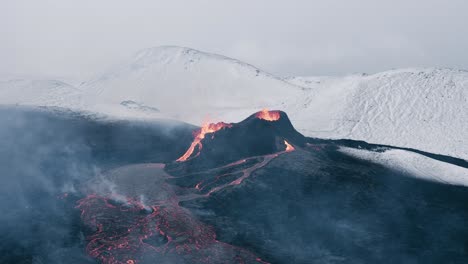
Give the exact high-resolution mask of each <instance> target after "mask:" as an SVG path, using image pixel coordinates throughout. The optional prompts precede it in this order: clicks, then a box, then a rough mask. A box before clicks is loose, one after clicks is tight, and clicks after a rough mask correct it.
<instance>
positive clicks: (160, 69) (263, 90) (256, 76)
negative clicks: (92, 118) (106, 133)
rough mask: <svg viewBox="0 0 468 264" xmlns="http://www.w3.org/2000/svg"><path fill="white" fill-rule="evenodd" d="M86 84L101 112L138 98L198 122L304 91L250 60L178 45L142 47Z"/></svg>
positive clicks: (259, 106)
mask: <svg viewBox="0 0 468 264" xmlns="http://www.w3.org/2000/svg"><path fill="white" fill-rule="evenodd" d="M80 88H82V89H84V90H85V91H86V95H87V96H88V102H91V101H94V102H96V104H100V105H101V106H102V108H101V109H99V110H100V111H101V112H105V111H106V110H107V109H110V108H115V106H118V105H119V104H120V103H121V102H122V101H134V102H137V103H139V104H144V105H146V106H148V107H153V108H157V109H159V110H160V111H161V112H162V113H165V114H167V115H169V116H174V117H177V118H182V119H184V120H186V121H191V122H195V123H199V122H201V121H202V119H203V118H204V116H205V115H208V114H210V113H211V114H216V113H217V112H218V109H222V110H225V109H233V111H237V110H241V111H245V110H246V109H258V108H261V107H268V106H273V105H276V104H278V103H281V102H282V101H284V100H285V99H286V98H290V97H297V96H298V95H299V94H300V92H301V89H300V88H299V87H296V86H295V85H292V84H290V83H287V82H285V81H283V80H282V79H279V78H276V77H274V76H272V75H270V74H267V73H265V72H263V71H261V70H259V69H257V68H255V67H253V66H251V65H249V64H246V63H243V62H240V61H237V60H234V59H230V58H227V57H224V56H220V55H215V54H209V53H204V52H201V51H197V50H193V49H189V48H183V47H173V46H163V47H157V48H151V49H146V50H143V51H140V52H138V53H137V54H136V55H135V56H133V57H132V58H130V59H129V60H128V61H126V62H124V63H122V64H121V65H118V66H116V67H115V68H113V69H111V70H109V71H108V72H107V73H105V74H102V75H100V76H99V77H97V78H95V79H93V80H91V81H89V82H86V83H85V84H84V85H83V86H81V87H80ZM194 111H196V112H194Z"/></svg>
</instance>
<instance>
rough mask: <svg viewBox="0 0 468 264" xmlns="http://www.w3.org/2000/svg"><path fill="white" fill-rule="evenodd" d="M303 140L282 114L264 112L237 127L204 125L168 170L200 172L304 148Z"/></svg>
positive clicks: (304, 138) (222, 124)
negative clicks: (181, 168) (193, 170)
mask: <svg viewBox="0 0 468 264" xmlns="http://www.w3.org/2000/svg"><path fill="white" fill-rule="evenodd" d="M306 143H307V139H306V137H304V136H303V135H302V134H300V133H299V132H297V131H296V130H295V129H294V127H293V125H292V123H291V121H290V120H289V118H288V115H287V114H286V113H285V112H283V111H278V110H272V111H268V110H267V109H263V110H262V111H260V112H257V113H254V114H252V115H251V116H249V117H247V118H246V119H245V120H243V121H241V122H239V123H233V124H226V123H222V122H220V123H215V124H205V125H204V126H203V127H201V128H200V129H198V130H196V131H195V132H194V141H193V142H192V144H191V145H190V147H189V149H188V150H187V151H186V152H185V153H184V154H183V155H182V156H181V157H180V158H179V159H177V162H176V163H174V164H170V165H169V166H168V169H169V170H171V169H173V168H176V167H184V168H191V169H202V168H210V167H216V166H220V165H222V164H228V163H230V162H234V161H237V160H241V159H243V158H247V157H254V156H262V155H267V154H273V153H277V152H281V151H292V150H294V148H295V146H296V147H305V146H306Z"/></svg>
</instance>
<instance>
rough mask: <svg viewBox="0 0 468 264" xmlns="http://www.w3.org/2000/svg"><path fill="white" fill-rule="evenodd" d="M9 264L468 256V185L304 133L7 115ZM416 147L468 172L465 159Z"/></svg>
mask: <svg viewBox="0 0 468 264" xmlns="http://www.w3.org/2000/svg"><path fill="white" fill-rule="evenodd" d="M0 120H2V126H1V127H0V145H1V148H0V172H1V177H2V185H1V186H0V190H1V192H0V195H1V200H0V209H1V210H2V214H1V215H0V237H2V240H1V242H0V263H126V264H135V263H466V261H467V260H468V225H466V223H467V222H468V205H467V203H466V201H468V189H467V187H464V186H456V185H449V184H444V183H440V182H433V181H427V180H424V179H420V177H419V178H417V177H414V175H411V173H410V172H405V171H402V170H397V169H394V168H389V167H386V166H383V165H381V164H378V163H375V162H371V161H367V160H363V159H358V158H356V157H353V156H350V155H347V154H346V153H344V152H343V151H340V148H341V147H343V146H346V147H348V148H353V149H367V150H374V151H379V152H382V151H385V150H386V149H389V148H391V147H388V146H378V145H369V144H366V143H365V142H356V141H346V140H320V139H312V138H306V137H303V136H302V135H301V134H299V133H297V131H296V130H295V129H294V127H293V126H292V124H291V123H290V122H289V119H288V117H287V115H286V114H285V113H283V112H280V111H270V112H268V111H263V112H259V113H256V114H254V115H252V116H250V117H248V118H247V119H245V120H244V121H242V122H240V123H236V124H224V123H223V124H218V125H212V126H209V125H207V126H205V127H203V128H196V127H193V126H190V125H187V124H183V123H177V122H172V121H160V122H152V123H144V122H130V121H125V122H124V121H96V120H95V119H90V118H86V117H82V116H79V115H76V114H73V113H65V112H63V111H59V110H56V111H51V110H50V109H49V110H44V109H40V110H38V109H23V108H4V109H1V111H0ZM408 151H415V153H418V154H421V155H424V156H425V157H429V158H431V159H435V160H438V161H442V162H444V163H448V164H453V165H454V166H459V167H461V168H467V167H468V166H467V163H466V161H463V160H459V159H454V158H451V157H447V156H439V155H435V154H430V153H422V152H419V151H417V150H408Z"/></svg>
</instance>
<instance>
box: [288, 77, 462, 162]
mask: <svg viewBox="0 0 468 264" xmlns="http://www.w3.org/2000/svg"><path fill="white" fill-rule="evenodd" d="M289 81H291V82H293V83H295V84H298V85H302V86H307V87H309V89H310V90H308V91H307V92H306V93H305V95H304V97H303V98H300V99H299V100H298V102H297V103H296V104H291V105H289V106H288V113H289V114H290V116H292V118H291V119H292V120H293V121H295V124H296V126H297V127H299V128H300V130H301V131H302V132H303V133H305V134H306V135H309V136H316V137H331V138H350V139H359V140H365V141H368V142H372V143H379V144H389V145H395V146H405V147H411V148H416V149H421V150H425V151H429V152H434V153H440V154H447V155H452V156H456V157H463V158H464V159H467V158H468V147H467V146H468V144H467V143H468V142H467V139H468V72H466V71H459V70H451V69H404V70H392V71H387V72H382V73H377V74H373V75H350V76H345V77H307V78H304V77H297V78H290V79H289Z"/></svg>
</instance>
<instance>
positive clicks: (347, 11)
mask: <svg viewBox="0 0 468 264" xmlns="http://www.w3.org/2000/svg"><path fill="white" fill-rule="evenodd" d="M0 3H1V6H0V36H1V41H0V58H1V62H0V74H22V75H50V76H54V75H57V76H59V75H67V76H73V75H76V76H89V75H91V74H93V73H94V72H100V71H102V70H104V69H106V68H107V67H108V66H110V65H112V64H114V63H116V62H118V61H120V60H122V59H125V58H127V57H129V56H131V55H132V54H133V53H134V52H136V51H138V50H140V49H144V48H149V47H154V46H160V45H179V46H186V47H191V48H195V49H199V50H202V51H207V52H214V53H219V54H223V55H226V56H229V57H234V58H237V59H240V60H242V61H245V62H248V63H251V64H254V65H255V66H257V67H259V68H261V69H264V70H266V71H268V72H271V73H274V74H277V75H280V76H290V75H325V74H326V75H337V74H346V73H355V72H368V73H373V72H378V71H383V70H387V69H391V68H401V67H413V66H420V67H452V68H462V69H468V51H467V49H468V1H466V0H438V1H437V0H339V1H338V0H304V1H293V0H288V1H286V0H285V1H275V0H245V1H244V0H233V1H227V0H211V1H209V0H204V1H201V0H200V1H197V0H186V1H179V0H170V1H156V0H148V1H146V0H145V1H143V0H140V1H138V0H134V1H131V0H127V1H120V0H79V1H78V0H43V1H41V0H30V1H24V0H11V1H9V0H0Z"/></svg>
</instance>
